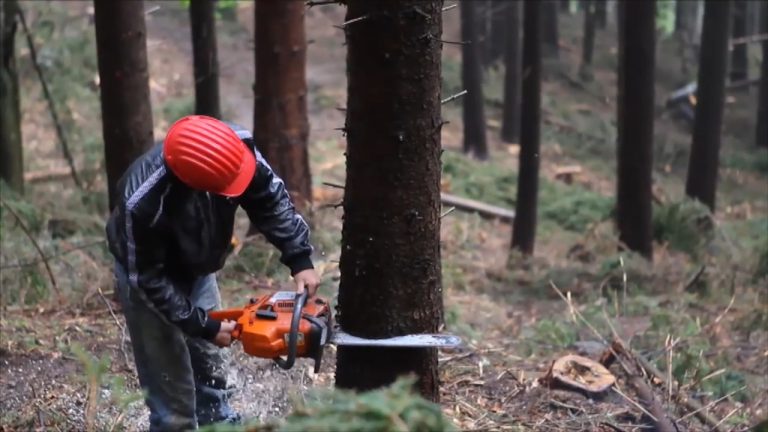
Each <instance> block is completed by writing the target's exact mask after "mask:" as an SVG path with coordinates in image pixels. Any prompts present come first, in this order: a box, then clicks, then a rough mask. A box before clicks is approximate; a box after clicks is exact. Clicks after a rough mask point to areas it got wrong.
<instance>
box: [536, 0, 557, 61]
mask: <svg viewBox="0 0 768 432" xmlns="http://www.w3.org/2000/svg"><path fill="white" fill-rule="evenodd" d="M540 1H541V3H542V5H541V25H542V27H543V28H542V33H541V39H542V42H543V43H542V46H543V51H542V52H543V55H544V57H547V58H557V57H558V55H559V52H560V46H559V42H558V41H559V39H560V35H559V33H558V28H557V2H556V1H555V0H540Z"/></svg>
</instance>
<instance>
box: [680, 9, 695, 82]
mask: <svg viewBox="0 0 768 432" xmlns="http://www.w3.org/2000/svg"><path fill="white" fill-rule="evenodd" d="M697 11H698V1H697V0H677V2H676V3H675V36H676V38H677V41H678V54H679V57H680V72H681V74H682V76H683V79H685V80H688V79H689V77H688V74H689V71H690V69H691V66H692V65H694V64H695V62H696V55H695V53H694V33H695V32H696V21H697V19H698V17H697Z"/></svg>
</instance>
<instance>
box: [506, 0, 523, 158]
mask: <svg viewBox="0 0 768 432" xmlns="http://www.w3.org/2000/svg"><path fill="white" fill-rule="evenodd" d="M504 16H505V17H506V25H505V28H506V30H507V31H506V37H505V45H506V46H505V49H504V109H503V113H502V122H501V139H502V141H504V142H508V143H516V142H518V140H519V138H520V72H521V71H520V3H519V2H510V3H509V4H508V5H507V8H506V10H505V11H504Z"/></svg>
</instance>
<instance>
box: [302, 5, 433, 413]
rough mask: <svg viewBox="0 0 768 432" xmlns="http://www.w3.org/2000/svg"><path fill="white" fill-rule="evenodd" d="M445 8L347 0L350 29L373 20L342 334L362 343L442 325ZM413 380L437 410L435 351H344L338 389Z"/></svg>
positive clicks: (361, 72) (355, 149)
mask: <svg viewBox="0 0 768 432" xmlns="http://www.w3.org/2000/svg"><path fill="white" fill-rule="evenodd" d="M300 4H302V5H303V3H300ZM442 6H443V2H442V0H432V1H424V0H399V1H394V0H390V1H385V2H382V1H379V0H349V1H348V8H347V17H346V18H347V20H350V19H354V18H359V17H362V16H367V17H368V18H367V19H366V20H365V23H364V25H350V26H349V27H347V29H346V41H347V46H348V54H347V71H348V77H349V80H348V99H349V100H348V103H347V121H346V128H347V180H346V190H345V193H344V226H343V229H342V248H341V250H342V252H341V263H340V266H341V282H340V286H339V309H340V324H341V327H342V328H344V329H345V330H346V331H347V332H349V333H351V334H354V335H358V336H361V337H370V338H376V337H389V336H395V335H404V334H412V333H426V332H436V331H437V330H438V327H439V326H440V324H441V323H442V322H443V304H442V289H441V277H440V272H441V270H440V213H439V211H440V153H441V148H440V128H441V125H442V122H441V118H440V54H441V49H442V46H441V42H440V37H441V34H442V11H441V9H442ZM416 7H418V11H417V10H416ZM361 24H362V23H361ZM424 35H429V37H426V38H425V37H424ZM411 373H413V374H415V375H416V376H417V377H418V384H417V386H418V389H419V390H420V392H421V394H422V395H423V396H424V397H426V398H428V399H431V400H433V401H437V400H438V399H439V392H438V370H437V351H436V350H435V349H388V348H369V347H366V348H363V347H343V346H342V347H339V348H338V356H337V369H336V385H337V386H338V387H342V388H354V389H358V390H367V389H372V388H376V387H380V386H383V385H387V384H389V383H391V382H392V381H393V380H395V379H396V378H397V377H398V376H400V375H404V374H411Z"/></svg>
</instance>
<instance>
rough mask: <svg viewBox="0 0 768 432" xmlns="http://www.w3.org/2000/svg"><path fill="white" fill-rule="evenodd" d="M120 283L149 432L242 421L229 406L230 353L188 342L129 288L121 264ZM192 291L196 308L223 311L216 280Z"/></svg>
mask: <svg viewBox="0 0 768 432" xmlns="http://www.w3.org/2000/svg"><path fill="white" fill-rule="evenodd" d="M115 277H116V279H117V289H118V292H119V297H120V302H121V303H122V308H123V313H124V314H125V318H126V323H127V325H128V330H129V332H130V336H131V344H132V346H133V355H134V359H135V361H136V370H137V372H138V374H139V383H140V384H141V387H142V389H143V390H144V391H145V396H146V403H147V406H148V407H149V411H150V416H149V423H150V431H161V430H162V431H166V430H168V431H182V430H190V429H196V428H197V426H198V425H204V424H210V423H214V422H221V421H232V420H235V419H236V418H237V415H236V414H235V413H234V412H233V410H232V408H231V407H230V406H229V402H228V400H229V397H230V396H231V393H232V387H231V384H232V383H231V381H232V380H231V379H228V377H229V374H230V372H231V364H230V363H231V362H230V360H231V353H230V352H229V349H221V348H219V347H217V346H216V345H214V344H212V343H211V342H208V341H206V340H203V339H200V338H192V337H188V336H186V335H185V334H184V333H183V332H182V331H181V330H180V329H179V328H178V327H177V326H176V325H174V324H172V323H171V322H169V321H168V320H167V319H166V318H165V317H164V316H162V315H161V314H160V312H159V311H158V310H157V309H155V307H154V306H153V305H152V304H151V302H150V300H149V299H148V298H147V297H146V295H145V294H144V293H140V292H136V290H134V289H132V288H131V287H130V286H129V284H128V279H127V274H126V272H125V270H124V268H123V267H122V266H120V265H119V264H118V265H116V266H115ZM189 288H190V289H189V291H188V292H189V293H190V295H189V298H190V300H191V301H192V304H194V305H196V306H198V307H202V308H204V309H206V310H211V309H216V308H219V307H220V305H221V298H220V296H219V288H218V285H217V284H216V277H215V276H214V275H213V274H211V275H208V276H205V277H201V278H198V279H196V280H194V281H193V282H191V286H190V287H189Z"/></svg>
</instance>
